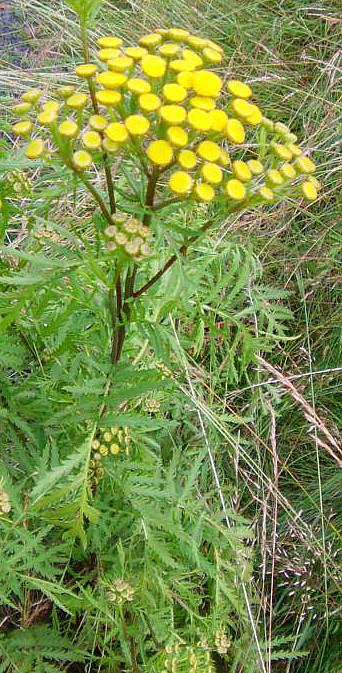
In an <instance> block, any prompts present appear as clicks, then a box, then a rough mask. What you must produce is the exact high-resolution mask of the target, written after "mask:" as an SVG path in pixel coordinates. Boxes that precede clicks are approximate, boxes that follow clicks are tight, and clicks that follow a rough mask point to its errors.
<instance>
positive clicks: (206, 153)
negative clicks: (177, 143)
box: [197, 140, 220, 161]
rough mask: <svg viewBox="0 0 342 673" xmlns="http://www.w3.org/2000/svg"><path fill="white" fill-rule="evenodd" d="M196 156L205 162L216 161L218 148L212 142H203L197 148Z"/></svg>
mask: <svg viewBox="0 0 342 673" xmlns="http://www.w3.org/2000/svg"><path fill="white" fill-rule="evenodd" d="M197 154H199V156H200V157H201V159H205V161H218V159H219V156H220V147H219V145H217V143H214V142H213V141H212V140H203V141H202V142H201V143H200V144H199V145H198V147H197Z"/></svg>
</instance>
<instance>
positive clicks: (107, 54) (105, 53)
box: [97, 49, 121, 63]
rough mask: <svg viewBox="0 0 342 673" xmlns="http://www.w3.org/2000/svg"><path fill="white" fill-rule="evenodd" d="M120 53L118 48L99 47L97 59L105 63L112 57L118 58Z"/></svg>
mask: <svg viewBox="0 0 342 673" xmlns="http://www.w3.org/2000/svg"><path fill="white" fill-rule="evenodd" d="M120 54H121V52H120V49H100V50H99V51H98V52H97V56H98V59H99V60H100V61H102V63H107V62H108V61H111V60H112V59H113V58H118V57H119V56H120Z"/></svg>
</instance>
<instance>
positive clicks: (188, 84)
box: [176, 71, 194, 89]
mask: <svg viewBox="0 0 342 673" xmlns="http://www.w3.org/2000/svg"><path fill="white" fill-rule="evenodd" d="M176 79H177V82H178V84H180V86H182V87H184V89H191V88H192V82H193V79H194V78H193V74H192V72H188V71H184V72H179V73H178V75H177V78H176Z"/></svg>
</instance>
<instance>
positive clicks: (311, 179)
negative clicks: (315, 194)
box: [307, 175, 322, 191]
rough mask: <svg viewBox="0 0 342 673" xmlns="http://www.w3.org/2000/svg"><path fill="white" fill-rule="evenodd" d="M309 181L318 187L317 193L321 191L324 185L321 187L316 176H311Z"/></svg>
mask: <svg viewBox="0 0 342 673" xmlns="http://www.w3.org/2000/svg"><path fill="white" fill-rule="evenodd" d="M307 180H308V182H311V183H312V184H313V185H314V186H315V187H316V189H317V191H319V190H320V189H321V187H322V185H321V183H320V181H319V180H317V178H316V177H315V176H314V175H309V176H308V178H307Z"/></svg>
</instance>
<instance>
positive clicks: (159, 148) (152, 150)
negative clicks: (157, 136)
mask: <svg viewBox="0 0 342 673" xmlns="http://www.w3.org/2000/svg"><path fill="white" fill-rule="evenodd" d="M146 154H147V156H148V158H149V159H150V161H152V163H154V164H156V165H157V166H167V165H168V164H170V163H171V161H172V159H173V149H172V145H171V144H170V143H169V142H167V141H166V140H154V141H153V142H152V143H150V144H149V146H148V148H147V150H146Z"/></svg>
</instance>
